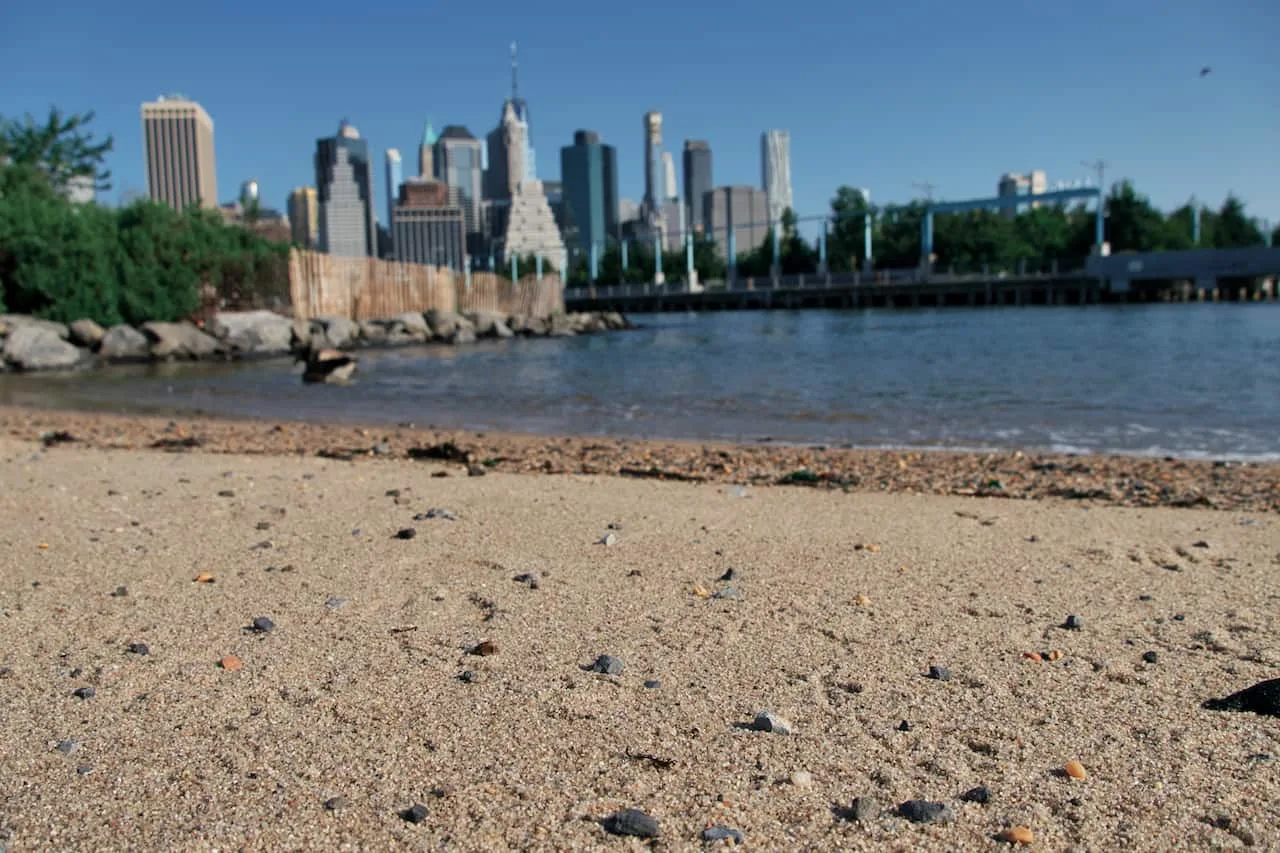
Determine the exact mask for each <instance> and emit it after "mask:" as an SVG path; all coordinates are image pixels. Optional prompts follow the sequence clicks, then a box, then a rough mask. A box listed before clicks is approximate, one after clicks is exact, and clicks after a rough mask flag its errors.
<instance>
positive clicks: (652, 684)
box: [644, 678, 662, 690]
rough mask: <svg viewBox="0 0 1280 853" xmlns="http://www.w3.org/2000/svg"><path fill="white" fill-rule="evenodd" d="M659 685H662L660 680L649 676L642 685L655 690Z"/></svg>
mask: <svg viewBox="0 0 1280 853" xmlns="http://www.w3.org/2000/svg"><path fill="white" fill-rule="evenodd" d="M661 686H662V682H661V681H659V680H658V679H656V678H651V679H649V680H648V681H646V682H645V683H644V687H645V689H646V690H657V689H658V688H659V687H661Z"/></svg>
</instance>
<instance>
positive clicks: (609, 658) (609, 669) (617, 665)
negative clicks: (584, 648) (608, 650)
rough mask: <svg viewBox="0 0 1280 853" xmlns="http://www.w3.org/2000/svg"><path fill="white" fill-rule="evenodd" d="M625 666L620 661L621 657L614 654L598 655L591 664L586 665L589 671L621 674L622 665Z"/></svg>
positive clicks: (603, 673)
mask: <svg viewBox="0 0 1280 853" xmlns="http://www.w3.org/2000/svg"><path fill="white" fill-rule="evenodd" d="M624 666H626V664H624V663H623V662H622V658H620V657H616V656H614V655H600V657H598V658H596V659H595V662H594V663H593V664H591V666H589V667H587V669H588V670H590V671H591V672H598V673H600V674H602V675H621V674H622V670H623V667H624Z"/></svg>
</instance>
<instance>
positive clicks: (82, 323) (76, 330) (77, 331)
mask: <svg viewBox="0 0 1280 853" xmlns="http://www.w3.org/2000/svg"><path fill="white" fill-rule="evenodd" d="M105 334H106V332H105V331H104V330H103V328H102V327H101V326H99V325H98V324H97V323H95V322H93V321H92V320H89V319H85V320H76V321H75V322H74V323H72V324H71V341H72V343H74V344H75V345H76V346H81V347H84V348H85V349H94V348H96V347H97V346H98V344H100V343H102V336H103V335H105Z"/></svg>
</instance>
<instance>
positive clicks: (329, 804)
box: [324, 795, 348, 812]
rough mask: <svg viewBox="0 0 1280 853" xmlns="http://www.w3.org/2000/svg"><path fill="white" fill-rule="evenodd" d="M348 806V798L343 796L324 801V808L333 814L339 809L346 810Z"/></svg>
mask: <svg viewBox="0 0 1280 853" xmlns="http://www.w3.org/2000/svg"><path fill="white" fill-rule="evenodd" d="M347 805H348V803H347V798H346V797H344V796H341V795H339V796H336V797H330V798H329V799H327V800H325V801H324V807H325V808H326V809H328V810H329V811H331V812H336V811H337V810H338V809H345V808H346V807H347Z"/></svg>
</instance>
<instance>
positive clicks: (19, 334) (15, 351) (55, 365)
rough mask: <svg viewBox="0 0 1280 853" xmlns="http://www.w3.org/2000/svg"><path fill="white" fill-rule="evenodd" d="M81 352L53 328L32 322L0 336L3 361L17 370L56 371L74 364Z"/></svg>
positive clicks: (77, 361) (79, 358) (81, 355)
mask: <svg viewBox="0 0 1280 853" xmlns="http://www.w3.org/2000/svg"><path fill="white" fill-rule="evenodd" d="M83 355H84V354H83V353H82V352H81V351H80V349H79V348H78V347H76V346H75V345H74V344H69V343H67V342H66V341H64V340H63V339H62V338H61V337H60V336H59V335H58V333H57V331H56V330H54V329H50V328H48V327H46V326H39V325H35V324H27V325H18V326H16V327H15V328H13V329H12V330H11V331H10V332H9V333H8V334H7V335H5V338H4V360H5V362H6V363H8V364H11V365H13V366H14V367H16V368H18V369H19V370H59V369H66V368H68V367H75V366H76V365H77V364H79V363H80V360H81V358H83Z"/></svg>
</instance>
